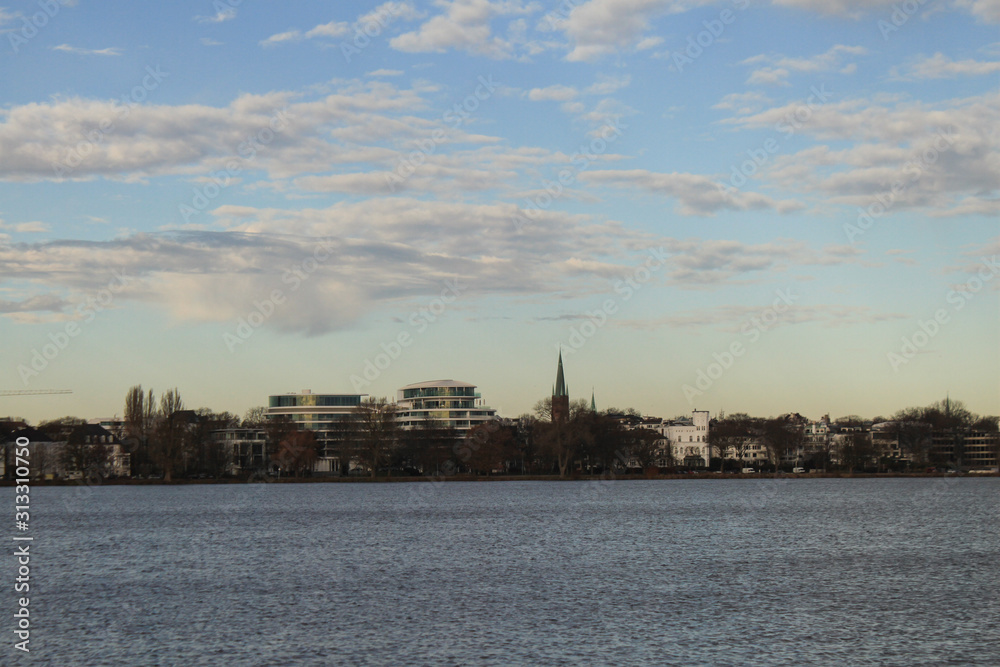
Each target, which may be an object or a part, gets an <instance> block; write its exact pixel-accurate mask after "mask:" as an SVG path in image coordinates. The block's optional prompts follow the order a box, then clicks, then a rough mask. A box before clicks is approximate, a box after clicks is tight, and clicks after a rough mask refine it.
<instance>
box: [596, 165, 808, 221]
mask: <svg viewBox="0 0 1000 667" xmlns="http://www.w3.org/2000/svg"><path fill="white" fill-rule="evenodd" d="M580 178H581V180H583V181H586V182H588V183H599V184H603V185H612V186H615V187H619V188H626V189H638V190H644V191H646V192H650V193H653V194H658V195H663V196H666V197H671V198H673V199H676V200H677V202H678V204H679V206H678V209H679V211H680V213H682V214H684V215H698V216H707V215H713V214H714V213H717V212H719V211H722V210H731V211H747V210H766V209H770V210H776V211H778V212H779V213H789V212H792V211H796V210H799V209H802V208H804V206H803V205H802V204H801V203H800V202H797V201H794V200H781V201H779V200H775V199H772V198H771V197H768V196H766V195H762V194H758V193H756V192H742V191H739V190H736V189H733V188H724V187H722V186H721V185H720V184H719V182H718V181H714V180H712V179H711V178H709V177H708V176H703V175H700V174H685V173H669V174H667V173H657V172H652V171H647V170H645V169H622V170H597V171H588V172H584V173H583V174H581V176H580Z"/></svg>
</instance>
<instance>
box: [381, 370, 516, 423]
mask: <svg viewBox="0 0 1000 667" xmlns="http://www.w3.org/2000/svg"><path fill="white" fill-rule="evenodd" d="M496 416H497V411H496V410H494V409H493V408H491V407H488V406H487V405H485V404H484V403H483V400H482V396H481V395H480V394H479V393H478V392H476V385H474V384H469V383H468V382H458V381H456V380H433V381H430V382H418V383H416V384H410V385H407V386H405V387H403V388H402V389H400V390H399V391H397V392H396V418H397V419H398V420H399V425H400V426H401V427H402V428H404V429H410V428H417V427H419V426H421V425H423V424H426V423H428V422H431V423H433V424H435V425H436V426H441V427H444V428H447V427H451V428H454V429H455V430H456V431H457V432H458V434H459V435H462V436H464V435H465V434H466V433H468V432H469V431H470V430H471V429H473V428H475V427H476V426H478V425H479V424H485V423H487V422H490V421H493V420H494V419H496Z"/></svg>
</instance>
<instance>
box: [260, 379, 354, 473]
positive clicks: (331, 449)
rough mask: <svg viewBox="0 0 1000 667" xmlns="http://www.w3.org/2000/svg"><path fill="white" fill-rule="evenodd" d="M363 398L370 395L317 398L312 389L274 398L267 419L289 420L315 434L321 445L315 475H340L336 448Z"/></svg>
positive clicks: (323, 395)
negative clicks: (336, 473) (318, 473)
mask: <svg viewBox="0 0 1000 667" xmlns="http://www.w3.org/2000/svg"><path fill="white" fill-rule="evenodd" d="M364 396H367V394H314V393H312V390H310V389H303V390H302V391H301V392H300V393H298V394H275V395H272V396H269V397H268V399H267V418H268V419H280V418H282V417H286V418H288V419H289V420H291V421H292V422H294V423H295V425H296V426H297V427H298V428H299V430H308V431H312V432H313V433H314V434H315V435H316V442H317V443H318V444H319V458H318V460H317V461H316V468H315V470H316V472H321V473H323V472H327V473H332V472H337V471H339V470H340V464H341V462H340V456H339V454H338V453H337V448H338V446H339V445H340V444H341V443H343V440H344V434H345V431H346V429H347V427H348V425H349V421H350V419H351V418H352V417H353V416H354V414H355V411H356V410H357V407H358V406H359V405H361V401H362V400H363V397H364Z"/></svg>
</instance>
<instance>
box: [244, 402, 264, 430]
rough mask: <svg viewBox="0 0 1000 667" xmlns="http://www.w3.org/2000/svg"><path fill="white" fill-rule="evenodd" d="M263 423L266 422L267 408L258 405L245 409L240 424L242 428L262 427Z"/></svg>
mask: <svg viewBox="0 0 1000 667" xmlns="http://www.w3.org/2000/svg"><path fill="white" fill-rule="evenodd" d="M265 423H267V408H265V407H264V406H263V405H258V406H255V407H252V408H248V409H247V411H246V414H244V415H243V423H242V424H241V425H242V426H243V428H264V424H265Z"/></svg>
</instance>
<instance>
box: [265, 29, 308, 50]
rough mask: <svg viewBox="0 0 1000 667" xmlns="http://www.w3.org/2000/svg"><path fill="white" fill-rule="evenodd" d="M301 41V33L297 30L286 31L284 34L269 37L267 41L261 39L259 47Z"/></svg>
mask: <svg viewBox="0 0 1000 667" xmlns="http://www.w3.org/2000/svg"><path fill="white" fill-rule="evenodd" d="M299 41H302V33H301V32H299V31H298V30H286V31H285V32H279V33H277V34H274V35H271V36H270V37H268V38H267V39H262V40H261V41H260V42H259V44H260V45H261V46H264V47H267V46H274V45H275V44H282V43H284V42H299Z"/></svg>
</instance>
